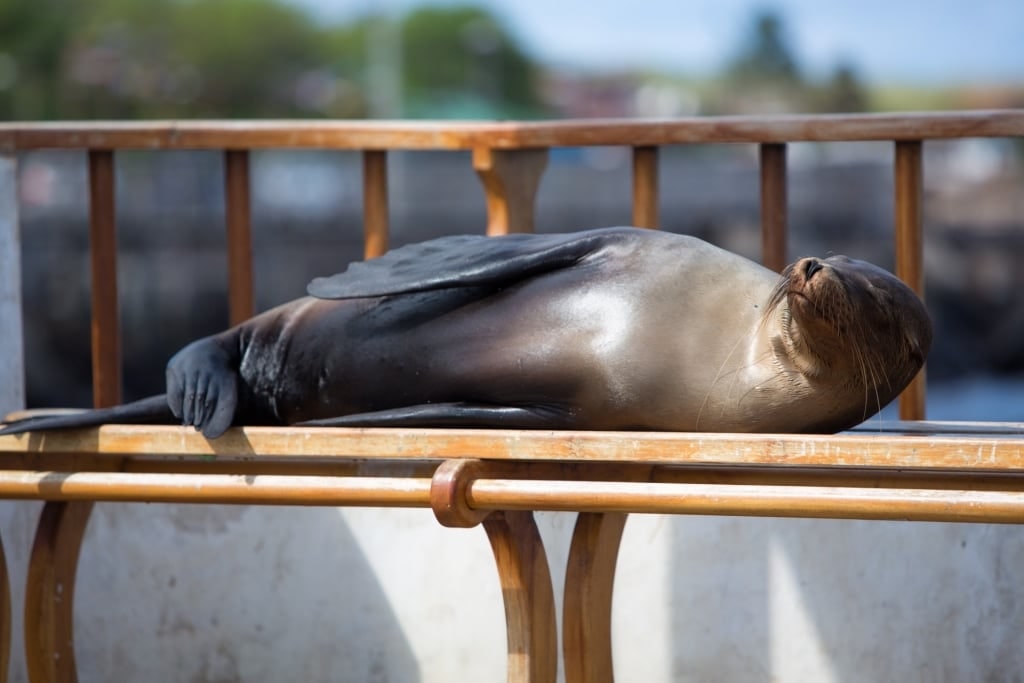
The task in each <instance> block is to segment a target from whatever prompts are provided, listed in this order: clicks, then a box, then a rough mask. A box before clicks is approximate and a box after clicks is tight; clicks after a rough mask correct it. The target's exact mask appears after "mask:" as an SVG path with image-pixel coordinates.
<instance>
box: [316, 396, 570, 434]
mask: <svg viewBox="0 0 1024 683" xmlns="http://www.w3.org/2000/svg"><path fill="white" fill-rule="evenodd" d="M298 424H300V425H303V426H311V427H477V428H485V427H493V428H495V429H570V428H572V426H573V425H572V416H571V415H570V413H569V412H568V411H565V410H561V409H558V408H552V407H550V406H543V407H541V406H538V407H532V408H526V407H522V406H497V405H489V404H484V403H462V402H460V403H425V404H422V405H415V406H406V407H403V408H393V409H390V410H378V411H375V412H370V413H354V414H352V415H341V416H339V417H331V418H327V419H324V420H309V421H306V422H299V423H298Z"/></svg>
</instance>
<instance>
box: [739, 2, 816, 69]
mask: <svg viewBox="0 0 1024 683" xmlns="http://www.w3.org/2000/svg"><path fill="white" fill-rule="evenodd" d="M785 33H786V32H785V24H784V23H783V21H782V18H781V16H779V15H778V14H776V13H775V12H774V11H771V10H762V11H760V12H759V13H758V14H757V15H755V17H754V21H753V23H752V25H751V29H750V34H749V35H748V36H747V37H746V38H745V39H744V41H743V45H742V48H741V49H740V51H739V53H738V54H737V55H736V57H735V59H734V60H733V61H732V63H731V64H730V65H729V68H728V70H727V72H726V74H727V77H728V78H729V79H730V80H732V81H735V82H739V83H748V84H757V85H764V84H771V85H798V84H799V83H800V80H801V78H800V69H799V67H798V66H797V61H796V58H795V57H794V56H793V54H792V51H791V49H790V47H789V45H788V43H787V38H786V35H785Z"/></svg>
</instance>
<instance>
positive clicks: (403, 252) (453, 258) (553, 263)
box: [307, 228, 643, 299]
mask: <svg viewBox="0 0 1024 683" xmlns="http://www.w3.org/2000/svg"><path fill="white" fill-rule="evenodd" d="M642 232H643V231H641V230H639V229H637V228H603V229H598V230H586V231H581V232H576V233H567V234H559V235H533V234H513V235H503V236H500V237H485V236H483V235H453V236H449V237H441V238H438V239H434V240H429V241H427V242H420V243H418V244H410V245H407V246H404V247H401V248H399V249H395V250H393V251H389V252H388V253H386V254H384V255H383V256H380V257H378V258H375V259H370V260H369V261H358V262H355V263H352V264H350V265H349V267H348V268H347V269H346V270H345V271H344V272H342V273H339V274H337V275H332V276H330V277H321V278H316V279H315V280H313V281H312V282H311V283H310V284H309V287H307V291H308V292H309V294H310V295H312V296H315V297H318V298H321V299H354V298H359V297H372V296H385V295H389V294H402V293H407V292H424V291H429V290H435V289H446V288H451V287H479V286H493V287H502V286H509V285H511V284H514V283H516V282H520V281H522V280H524V279H526V278H529V277H533V276H535V275H538V274H540V273H545V272H550V271H553V270H558V269H560V268H566V267H569V266H571V265H573V264H575V263H577V262H578V261H579V260H580V259H582V258H583V257H585V256H589V255H591V254H593V253H595V252H597V251H599V250H601V249H603V248H605V247H607V246H609V245H613V244H621V243H623V242H626V241H628V240H631V239H636V237H637V235H638V234H639V233H642Z"/></svg>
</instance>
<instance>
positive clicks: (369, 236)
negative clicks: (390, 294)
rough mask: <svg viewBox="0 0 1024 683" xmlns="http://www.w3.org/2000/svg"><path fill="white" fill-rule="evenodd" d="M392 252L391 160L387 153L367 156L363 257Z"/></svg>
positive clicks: (372, 151) (364, 167)
mask: <svg viewBox="0 0 1024 683" xmlns="http://www.w3.org/2000/svg"><path fill="white" fill-rule="evenodd" d="M387 250H388V156H387V152H385V151H384V150H369V149H368V150H366V151H364V152H363V257H364V258H368V259H371V258H375V257H377V256H380V255H381V254H383V253H384V252H386V251H387Z"/></svg>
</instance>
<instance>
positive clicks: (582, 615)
mask: <svg viewBox="0 0 1024 683" xmlns="http://www.w3.org/2000/svg"><path fill="white" fill-rule="evenodd" d="M625 526H626V514H625V513H623V512H581V513H580V514H579V516H578V517H577V518H576V529H575V531H573V535H572V545H571V546H570V547H569V563H568V565H567V566H566V569H565V594H564V601H563V603H562V649H563V652H562V654H563V656H564V657H565V681H566V683H611V682H612V680H613V674H612V631H611V628H612V587H613V585H614V583H615V562H616V560H617V558H618V555H619V542H620V541H621V540H622V531H623V529H624V528H625Z"/></svg>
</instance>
